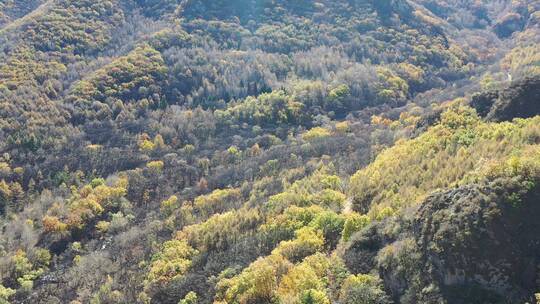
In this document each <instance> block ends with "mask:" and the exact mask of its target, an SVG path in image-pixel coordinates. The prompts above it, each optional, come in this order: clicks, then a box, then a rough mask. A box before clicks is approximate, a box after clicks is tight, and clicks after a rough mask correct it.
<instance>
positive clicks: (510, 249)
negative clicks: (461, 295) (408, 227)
mask: <svg viewBox="0 0 540 304" xmlns="http://www.w3.org/2000/svg"><path fill="white" fill-rule="evenodd" d="M519 187H520V186H519V185H517V184H516V185H514V184H513V183H512V181H508V180H501V181H495V182H491V183H490V184H488V185H480V186H479V185H471V186H465V187H461V188H457V189H454V190H449V191H447V192H443V193H440V194H436V195H433V196H431V197H430V198H428V199H427V200H426V201H425V202H424V204H423V205H422V206H421V208H420V209H419V210H418V212H417V214H416V216H415V219H414V223H415V224H414V227H415V228H414V232H413V234H414V237H415V239H416V243H417V245H418V247H419V251H420V252H421V254H422V263H423V265H424V269H429V270H430V273H429V276H430V277H432V279H433V280H434V281H435V282H437V283H438V284H439V288H440V290H441V292H442V294H443V297H444V298H445V299H447V300H448V301H449V302H451V303H454V302H455V300H454V301H450V300H451V299H453V298H454V295H453V291H455V290H456V289H461V288H464V287H467V288H468V287H470V286H476V287H475V289H476V290H475V293H477V294H478V295H481V296H487V297H491V296H495V295H497V296H499V297H500V298H502V299H505V300H506V301H510V302H511V303H515V302H516V301H518V302H524V301H526V300H528V297H530V296H531V295H532V294H533V293H534V292H535V289H536V286H535V281H536V266H537V265H538V263H539V261H540V223H538V221H537V216H538V215H540V205H539V204H538V202H539V201H540V187H538V185H537V186H536V187H535V188H533V189H532V190H530V191H528V192H526V193H524V194H523V195H522V196H520V199H519V201H514V200H513V197H515V195H513V193H518V192H519V191H520V190H519Z"/></svg>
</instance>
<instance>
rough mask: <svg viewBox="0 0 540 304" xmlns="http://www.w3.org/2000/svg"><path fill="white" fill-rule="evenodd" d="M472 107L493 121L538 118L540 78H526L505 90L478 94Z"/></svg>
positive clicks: (474, 97)
mask: <svg viewBox="0 0 540 304" xmlns="http://www.w3.org/2000/svg"><path fill="white" fill-rule="evenodd" d="M471 106H472V107H473V108H475V109H476V111H477V112H478V114H479V115H480V116H482V117H485V118H486V119H488V120H491V121H507V120H512V119H513V118H517V117H519V118H529V117H533V116H536V115H538V114H540V76H535V77H528V78H525V79H523V80H521V81H518V82H515V83H513V84H511V85H510V86H509V87H508V88H506V89H503V90H499V91H490V92H484V93H481V94H477V95H475V96H473V98H472V101H471Z"/></svg>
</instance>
